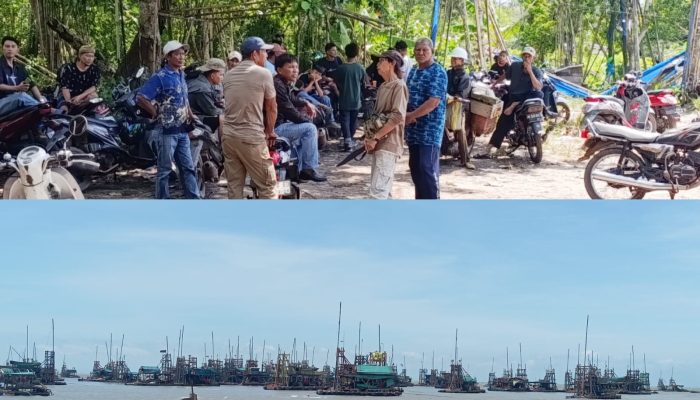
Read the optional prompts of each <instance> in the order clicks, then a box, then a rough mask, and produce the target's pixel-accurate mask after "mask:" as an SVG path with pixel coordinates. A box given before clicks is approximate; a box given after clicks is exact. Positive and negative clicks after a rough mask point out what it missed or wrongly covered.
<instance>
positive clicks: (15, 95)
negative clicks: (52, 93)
mask: <svg viewBox="0 0 700 400" xmlns="http://www.w3.org/2000/svg"><path fill="white" fill-rule="evenodd" d="M2 53H3V57H2V58H1V59H0V115H4V114H9V113H11V112H12V111H14V110H17V109H19V108H22V107H26V106H33V105H36V104H38V101H40V102H46V98H44V96H42V95H41V93H40V92H39V88H37V87H36V86H35V85H34V84H32V83H31V82H29V76H28V75H27V69H26V68H24V65H22V64H20V63H19V62H17V61H16V60H15V57H16V56H17V54H19V41H17V39H15V38H13V37H11V36H5V37H4V38H2ZM28 91H30V92H31V93H32V95H33V96H34V97H33V98H32V96H30V95H28V94H27V92H28ZM37 100H38V101H37Z"/></svg>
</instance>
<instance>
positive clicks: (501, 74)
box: [489, 50, 510, 83]
mask: <svg viewBox="0 0 700 400" xmlns="http://www.w3.org/2000/svg"><path fill="white" fill-rule="evenodd" d="M509 66H510V57H509V56H508V52H507V51H506V50H501V52H500V53H498V56H497V57H496V62H494V63H493V65H492V66H491V69H490V70H489V72H490V71H494V72H496V73H497V74H498V77H497V78H496V79H495V82H494V83H499V82H503V81H504V80H505V79H506V71H507V70H508V67H509Z"/></svg>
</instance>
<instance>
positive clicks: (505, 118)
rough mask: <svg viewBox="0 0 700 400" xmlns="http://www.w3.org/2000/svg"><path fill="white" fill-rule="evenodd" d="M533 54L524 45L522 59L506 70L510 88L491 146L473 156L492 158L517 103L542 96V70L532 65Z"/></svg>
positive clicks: (511, 123) (511, 122) (512, 125)
mask: <svg viewBox="0 0 700 400" xmlns="http://www.w3.org/2000/svg"><path fill="white" fill-rule="evenodd" d="M535 55H536V53H535V49H533V48H532V47H525V49H524V50H523V53H522V58H523V61H516V62H514V63H512V64H511V65H510V67H509V68H508V70H507V71H506V79H509V80H510V90H509V93H508V98H507V99H504V103H505V108H504V109H503V113H502V114H501V116H500V118H498V123H497V125H496V130H495V132H494V133H493V135H491V140H489V144H490V145H491V148H490V149H489V152H488V153H484V154H479V155H477V156H475V157H474V158H478V159H482V158H492V157H494V156H495V155H496V154H497V151H498V150H499V149H500V148H501V144H503V139H504V138H505V137H506V135H507V134H508V132H509V131H510V130H511V129H513V127H514V126H515V120H514V119H513V111H514V110H515V107H517V106H518V104H520V103H522V102H523V101H525V100H527V99H533V98H540V99H542V98H544V94H543V93H542V71H541V70H540V69H539V68H537V67H535V66H534V65H532V63H533V61H534V60H535Z"/></svg>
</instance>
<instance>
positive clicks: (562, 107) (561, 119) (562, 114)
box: [556, 102, 571, 124]
mask: <svg viewBox="0 0 700 400" xmlns="http://www.w3.org/2000/svg"><path fill="white" fill-rule="evenodd" d="M557 109H558V110H559V116H558V117H557V119H556V123H557V124H560V123H564V124H565V123H567V122H569V119H570V118H571V109H570V108H569V105H568V104H566V103H564V102H560V103H557Z"/></svg>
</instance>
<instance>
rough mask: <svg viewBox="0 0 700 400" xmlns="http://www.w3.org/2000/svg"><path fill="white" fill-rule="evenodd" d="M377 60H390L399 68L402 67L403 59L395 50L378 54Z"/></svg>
mask: <svg viewBox="0 0 700 400" xmlns="http://www.w3.org/2000/svg"><path fill="white" fill-rule="evenodd" d="M379 58H386V59H388V60H392V61H393V62H395V63H396V65H398V66H399V68H401V67H403V57H402V56H401V53H399V52H398V51H396V50H387V51H385V52H384V53H382V54H380V55H379Z"/></svg>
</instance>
